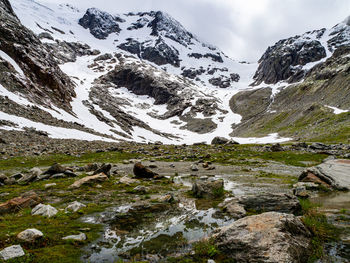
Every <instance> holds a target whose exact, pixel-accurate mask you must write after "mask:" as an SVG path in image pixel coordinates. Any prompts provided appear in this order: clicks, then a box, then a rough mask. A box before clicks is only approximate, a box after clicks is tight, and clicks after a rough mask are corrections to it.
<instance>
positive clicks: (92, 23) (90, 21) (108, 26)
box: [79, 8, 124, 39]
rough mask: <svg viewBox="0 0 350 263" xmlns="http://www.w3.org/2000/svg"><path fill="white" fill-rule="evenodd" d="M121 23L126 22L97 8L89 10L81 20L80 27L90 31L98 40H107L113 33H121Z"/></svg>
mask: <svg viewBox="0 0 350 263" xmlns="http://www.w3.org/2000/svg"><path fill="white" fill-rule="evenodd" d="M120 22H124V20H122V19H121V18H119V17H117V16H112V15H111V14H109V13H107V12H103V11H101V10H98V9H97V8H89V9H88V10H87V11H86V13H85V15H84V16H83V17H82V18H81V19H79V25H81V26H82V27H84V28H85V29H89V30H90V33H91V34H92V35H93V36H94V37H96V38H98V39H106V38H107V37H108V36H109V35H110V34H112V33H119V32H120V27H119V24H118V23H120Z"/></svg>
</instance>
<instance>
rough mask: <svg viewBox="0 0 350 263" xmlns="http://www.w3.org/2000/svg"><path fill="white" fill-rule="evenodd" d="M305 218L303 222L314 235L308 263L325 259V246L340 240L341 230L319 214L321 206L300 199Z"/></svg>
mask: <svg viewBox="0 0 350 263" xmlns="http://www.w3.org/2000/svg"><path fill="white" fill-rule="evenodd" d="M300 205H301V207H302V212H303V214H304V215H303V217H302V221H303V222H304V224H305V226H306V227H307V228H308V229H309V230H310V232H311V233H312V236H313V237H312V239H311V253H310V257H309V259H308V261H307V262H308V263H313V262H316V261H317V260H319V259H322V258H324V257H325V252H324V244H325V243H326V242H329V241H336V240H339V229H337V228H336V227H335V226H334V225H332V224H330V223H329V222H328V220H327V217H326V216H325V215H324V214H322V213H319V212H317V209H316V208H317V207H319V206H320V205H319V204H315V203H312V202H310V201H309V200H308V199H300Z"/></svg>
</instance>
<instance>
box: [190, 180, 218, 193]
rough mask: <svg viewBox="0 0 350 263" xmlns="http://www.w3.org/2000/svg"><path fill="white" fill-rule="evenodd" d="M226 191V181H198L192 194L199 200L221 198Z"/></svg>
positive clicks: (193, 185)
mask: <svg viewBox="0 0 350 263" xmlns="http://www.w3.org/2000/svg"><path fill="white" fill-rule="evenodd" d="M223 190H224V180H222V179H220V180H217V179H214V178H210V179H206V180H196V181H195V182H194V183H193V184H192V194H193V195H194V196H195V197H198V198H202V197H204V198H212V197H214V198H215V197H220V196H221V195H222V194H223Z"/></svg>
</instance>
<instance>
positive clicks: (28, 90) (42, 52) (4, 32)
mask: <svg viewBox="0 0 350 263" xmlns="http://www.w3.org/2000/svg"><path fill="white" fill-rule="evenodd" d="M0 16H1V22H2V23H1V26H0V50H2V51H3V52H5V53H6V54H7V55H8V56H10V57H11V58H12V59H13V60H15V61H16V63H17V64H18V65H19V67H20V68H21V70H22V71H23V72H24V74H25V77H26V80H25V81H23V80H19V79H18V78H16V77H12V78H11V80H10V78H9V77H8V74H7V75H4V72H3V71H2V72H1V73H0V75H1V76H0V84H2V85H3V86H4V87H6V88H8V89H10V90H16V91H19V92H21V93H24V94H27V95H28V96H29V97H30V98H31V99H32V100H34V101H36V102H38V103H39V104H50V102H52V103H54V104H56V105H57V106H59V107H63V108H66V109H69V108H70V105H69V102H70V101H71V99H72V97H73V96H75V92H74V85H73V83H72V82H71V80H70V79H69V77H68V76H66V75H65V74H64V73H63V72H62V71H61V70H60V68H59V67H58V65H57V63H56V61H55V60H54V59H53V57H52V55H51V54H50V52H49V51H48V50H47V49H46V47H45V46H44V45H43V44H41V42H40V41H39V39H38V38H37V37H36V36H35V35H34V34H33V33H32V32H31V31H30V30H28V29H27V28H25V27H24V26H23V25H22V24H21V23H20V21H19V20H18V18H17V17H16V15H15V14H14V12H13V10H12V8H11V5H10V3H9V2H8V1H7V0H1V1H0ZM12 71H13V70H12ZM7 72H9V71H7Z"/></svg>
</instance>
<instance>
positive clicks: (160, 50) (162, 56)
mask: <svg viewBox="0 0 350 263" xmlns="http://www.w3.org/2000/svg"><path fill="white" fill-rule="evenodd" d="M118 47H119V48H120V49H122V50H125V51H128V52H130V53H132V54H135V55H137V56H138V57H139V58H141V59H145V60H148V61H150V62H153V63H155V64H157V65H160V66H161V65H165V64H170V65H173V66H175V67H179V66H180V59H179V51H178V50H177V49H176V48H174V47H171V46H169V45H167V44H166V43H165V42H164V41H163V39H162V38H158V39H157V41H156V43H155V45H154V46H149V45H148V43H147V42H144V43H140V42H138V41H136V40H133V39H128V42H126V43H123V44H121V45H119V46H118Z"/></svg>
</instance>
